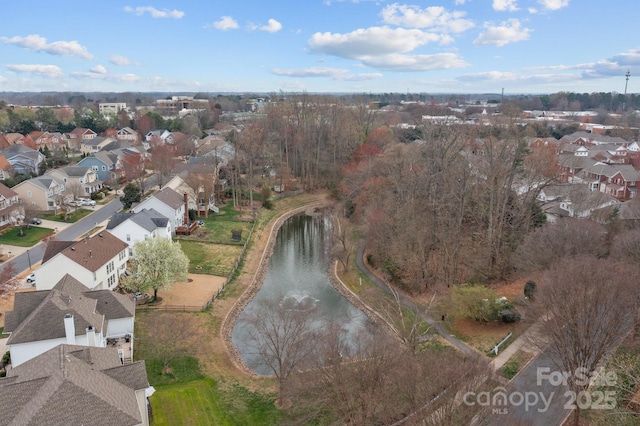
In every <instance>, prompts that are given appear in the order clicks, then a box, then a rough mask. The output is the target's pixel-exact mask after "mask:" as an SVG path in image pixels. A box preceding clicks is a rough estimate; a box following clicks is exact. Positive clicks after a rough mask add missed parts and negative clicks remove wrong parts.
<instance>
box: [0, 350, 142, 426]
mask: <svg viewBox="0 0 640 426" xmlns="http://www.w3.org/2000/svg"><path fill="white" fill-rule="evenodd" d="M153 392H154V389H153V387H152V386H150V385H149V380H148V378H147V372H146V367H145V364H144V361H139V362H136V363H133V364H124V365H123V364H122V363H121V362H120V360H119V358H118V352H117V350H116V349H114V348H90V347H83V346H77V345H67V344H64V345H59V346H57V347H55V348H53V349H50V350H48V351H47V352H45V353H43V354H41V355H39V356H38V357H36V358H34V359H32V360H29V361H27V362H26V363H24V364H22V365H20V366H18V367H15V368H12V369H10V370H9V371H8V372H7V376H6V377H5V378H2V379H0V398H2V401H3V402H4V405H5V408H4V409H3V414H2V419H3V424H7V425H51V426H62V425H92V426H112V425H122V426H134V425H135V426H140V425H142V426H147V425H149V417H150V414H149V413H150V411H151V409H150V405H149V401H148V396H150V395H152V394H153Z"/></svg>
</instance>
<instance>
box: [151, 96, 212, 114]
mask: <svg viewBox="0 0 640 426" xmlns="http://www.w3.org/2000/svg"><path fill="white" fill-rule="evenodd" d="M208 107H209V101H208V100H207V99H194V98H193V96H172V97H171V99H158V100H157V101H156V108H157V110H158V113H160V114H163V115H177V114H178V112H180V111H182V110H183V109H206V108H208Z"/></svg>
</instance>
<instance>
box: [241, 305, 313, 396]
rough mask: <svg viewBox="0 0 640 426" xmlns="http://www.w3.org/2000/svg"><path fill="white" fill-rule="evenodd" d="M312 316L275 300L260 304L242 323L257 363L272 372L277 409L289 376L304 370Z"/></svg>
mask: <svg viewBox="0 0 640 426" xmlns="http://www.w3.org/2000/svg"><path fill="white" fill-rule="evenodd" d="M314 320H315V318H314V312H313V311H309V310H300V309H297V308H296V307H295V306H293V307H292V306H287V305H283V304H281V303H279V302H278V301H276V299H268V300H264V301H261V302H260V303H259V304H258V306H256V307H255V309H254V310H253V311H252V312H251V313H250V314H249V316H248V317H247V319H246V320H245V322H244V326H245V327H246V329H247V333H248V345H249V346H250V347H251V351H252V354H253V356H254V357H255V361H256V362H257V363H261V364H264V365H265V366H266V367H268V369H269V370H270V371H272V372H273V374H274V376H275V378H276V381H277V384H278V400H277V405H278V406H279V407H283V406H285V398H284V395H285V391H286V385H287V381H288V380H289V378H290V377H291V375H292V374H293V373H294V372H296V371H298V370H299V369H302V368H304V367H306V366H308V362H309V357H310V355H311V353H312V351H313V348H314V344H315V342H316V340H317V339H316V338H317V331H316V330H315V329H314V324H313V321H314Z"/></svg>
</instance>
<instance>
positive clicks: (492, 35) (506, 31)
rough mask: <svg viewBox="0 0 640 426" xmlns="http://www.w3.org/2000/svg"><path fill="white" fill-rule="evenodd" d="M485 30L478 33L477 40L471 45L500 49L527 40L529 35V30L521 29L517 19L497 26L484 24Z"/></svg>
mask: <svg viewBox="0 0 640 426" xmlns="http://www.w3.org/2000/svg"><path fill="white" fill-rule="evenodd" d="M485 29H486V31H484V32H483V33H480V35H479V36H478V38H476V39H475V40H474V41H473V44H475V45H481V46H487V45H493V46H498V47H500V46H504V45H506V44H509V43H515V42H519V41H524V40H528V39H529V35H530V34H531V30H530V29H529V28H525V27H522V26H521V25H520V21H519V20H518V19H509V20H508V21H505V22H502V23H501V24H500V25H498V26H493V25H491V24H485Z"/></svg>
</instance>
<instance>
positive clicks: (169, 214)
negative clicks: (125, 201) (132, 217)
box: [132, 187, 188, 235]
mask: <svg viewBox="0 0 640 426" xmlns="http://www.w3.org/2000/svg"><path fill="white" fill-rule="evenodd" d="M185 198H187V197H186V195H180V194H178V193H177V192H176V191H174V190H173V189H171V188H168V187H165V188H163V189H162V190H160V191H158V192H156V193H155V194H153V195H151V196H150V197H148V198H146V199H144V200H143V201H142V202H140V203H139V204H138V205H136V206H134V207H133V209H132V211H133V212H134V213H138V212H141V211H142V210H144V209H154V210H156V211H157V212H159V213H160V214H161V215H163V216H164V217H166V218H168V219H169V223H170V226H171V234H172V235H173V234H175V232H176V228H177V227H178V226H182V225H184V224H186V223H187V222H188V216H187V219H185V216H186V215H187V214H188V212H187V210H186V207H185V205H186V204H187V202H188V200H187V201H185Z"/></svg>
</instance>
